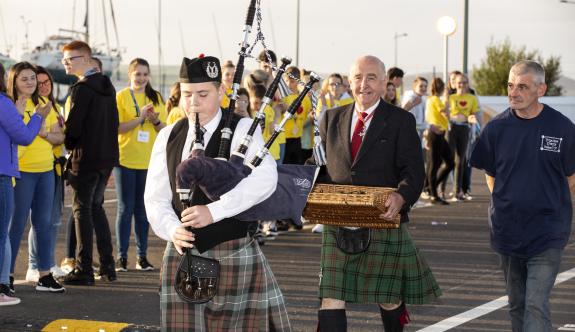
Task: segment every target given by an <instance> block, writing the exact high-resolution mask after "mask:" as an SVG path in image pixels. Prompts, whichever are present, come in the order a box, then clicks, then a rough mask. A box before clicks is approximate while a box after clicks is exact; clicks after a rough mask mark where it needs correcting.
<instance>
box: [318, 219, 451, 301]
mask: <svg viewBox="0 0 575 332" xmlns="http://www.w3.org/2000/svg"><path fill="white" fill-rule="evenodd" d="M336 232H337V227H335V226H324V231H323V242H322V253H321V272H320V289H319V297H320V298H332V299H339V300H343V301H346V302H359V303H399V301H403V302H404V303H407V304H424V303H428V302H429V301H430V300H432V299H433V298H436V297H439V296H440V295H441V289H440V288H439V286H438V284H437V282H436V281H435V277H434V276H433V274H432V272H431V269H430V268H429V266H428V265H427V263H426V262H425V259H424V258H423V256H422V255H421V254H420V253H419V252H418V250H417V248H416V247H415V245H414V243H413V240H412V238H411V235H410V234H409V231H408V230H407V226H406V225H405V224H401V226H400V228H398V229H372V230H371V232H372V234H371V243H370V246H369V248H368V250H367V251H365V252H363V253H361V254H355V255H348V254H345V253H344V252H343V251H341V250H340V249H339V248H338V247H337V244H336Z"/></svg>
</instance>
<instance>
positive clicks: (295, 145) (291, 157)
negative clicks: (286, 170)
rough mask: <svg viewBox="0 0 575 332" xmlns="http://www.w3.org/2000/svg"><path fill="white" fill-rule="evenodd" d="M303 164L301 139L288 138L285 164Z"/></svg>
mask: <svg viewBox="0 0 575 332" xmlns="http://www.w3.org/2000/svg"><path fill="white" fill-rule="evenodd" d="M303 162H304V160H303V154H302V150H301V138H299V137H298V138H286V152H285V156H284V162H283V163H284V164H297V165H301V164H303Z"/></svg>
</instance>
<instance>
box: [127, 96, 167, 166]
mask: <svg viewBox="0 0 575 332" xmlns="http://www.w3.org/2000/svg"><path fill="white" fill-rule="evenodd" d="M134 97H135V98H136V102H137V103H138V106H139V107H140V109H142V108H143V107H144V106H146V105H147V104H149V103H151V102H152V101H151V100H150V99H149V98H148V97H146V94H145V93H143V92H141V93H136V92H134ZM158 97H159V95H158ZM116 103H117V104H118V117H119V120H120V124H122V123H124V122H128V121H131V120H134V119H136V118H138V117H139V114H138V112H137V111H136V107H135V105H134V101H133V100H132V96H131V95H130V88H125V89H123V90H121V91H120V92H118V94H117V95H116ZM154 112H156V113H159V115H158V119H159V120H160V121H162V122H166V117H167V114H166V106H165V105H164V103H163V102H162V101H161V100H160V102H159V104H158V105H154ZM157 134H158V133H157V132H156V130H155V129H154V125H153V124H152V123H151V122H150V121H147V120H146V121H145V122H144V123H143V124H141V125H138V126H136V127H135V128H134V129H132V130H130V131H128V132H125V133H123V134H118V145H119V148H120V165H122V166H124V167H127V168H131V169H148V164H149V163H150V156H151V154H152V147H153V146H154V141H155V140H156V136H157Z"/></svg>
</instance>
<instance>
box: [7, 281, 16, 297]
mask: <svg viewBox="0 0 575 332" xmlns="http://www.w3.org/2000/svg"><path fill="white" fill-rule="evenodd" d="M8 287H9V288H10V294H8V296H12V297H14V295H15V294H16V289H15V288H14V277H13V276H10V284H9V285H8Z"/></svg>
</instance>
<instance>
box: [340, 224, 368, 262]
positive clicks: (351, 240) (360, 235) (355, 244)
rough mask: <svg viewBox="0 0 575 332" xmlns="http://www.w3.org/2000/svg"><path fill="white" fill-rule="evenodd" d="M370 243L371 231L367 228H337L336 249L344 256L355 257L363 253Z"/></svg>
mask: <svg viewBox="0 0 575 332" xmlns="http://www.w3.org/2000/svg"><path fill="white" fill-rule="evenodd" d="M370 241H371V230H370V229H369V228H358V229H349V228H345V227H338V228H337V234H336V244H337V247H338V248H339V249H340V250H341V251H343V252H344V253H346V254H349V255H355V254H361V253H362V252H365V251H366V250H367V248H369V243H370Z"/></svg>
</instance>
